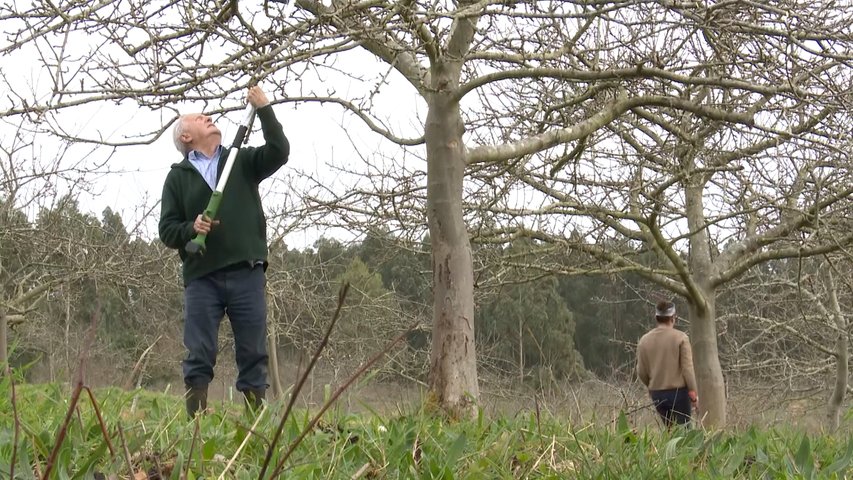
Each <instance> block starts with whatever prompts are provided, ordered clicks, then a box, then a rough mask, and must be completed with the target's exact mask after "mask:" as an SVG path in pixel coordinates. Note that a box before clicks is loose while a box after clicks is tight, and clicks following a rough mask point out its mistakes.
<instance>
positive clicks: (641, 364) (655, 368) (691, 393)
mask: <svg viewBox="0 0 853 480" xmlns="http://www.w3.org/2000/svg"><path fill="white" fill-rule="evenodd" d="M676 318H677V316H676V313H675V304H674V303H672V302H666V301H661V302H658V304H657V305H656V306H655V320H656V321H657V327H656V328H654V329H652V330H650V331H649V332H648V333H646V334H645V335H643V337H642V338H640V342H639V343H638V344H637V375H638V376H639V377H640V380H641V381H642V382H643V384H645V385H646V387H648V389H649V396H650V397H651V399H652V402H654V404H655V407H656V408H657V411H658V414H660V416H661V417H662V418H663V421H664V423H665V424H666V426H667V427H671V426H672V425H673V424H678V425H683V424H686V423H688V422H690V411H691V408H690V406H691V403H692V404H696V403H697V402H698V401H699V397H698V395H697V394H696V374H695V373H694V372H693V352H692V350H691V348H690V339H688V338H687V334H686V333H684V332H682V331H680V330H676V329H675V320H676Z"/></svg>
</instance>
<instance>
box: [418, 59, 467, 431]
mask: <svg viewBox="0 0 853 480" xmlns="http://www.w3.org/2000/svg"><path fill="white" fill-rule="evenodd" d="M439 70H440V68H435V69H434V71H433V73H434V74H436V76H435V77H434V79H435V81H436V85H438V86H439V88H438V89H437V91H436V92H435V93H431V94H429V96H428V98H427V102H428V105H429V110H428V113H427V118H426V125H425V138H426V150H427V223H428V225H429V232H430V241H431V248H432V279H433V335H432V350H431V352H430V375H429V390H430V394H431V396H432V397H433V398H432V400H433V401H434V402H436V403H437V404H438V405H439V406H440V407H441V408H442V409H444V410H445V411H446V412H447V413H448V414H450V415H451V416H453V417H469V416H472V415H474V414H475V413H476V403H475V402H476V400H477V398H479V386H478V384H477V360H476V351H475V348H474V272H473V270H474V267H473V259H472V252H471V244H470V242H469V239H468V231H467V229H466V227H465V223H464V219H463V216H462V182H463V176H464V168H465V151H464V144H463V143H462V133H463V131H464V128H463V124H462V118H461V115H460V112H459V104H458V103H456V102H454V101H452V100H451V99H450V95H449V94H448V91H446V90H445V91H442V89H441V87H442V86H444V87H446V86H447V85H448V84H450V83H453V82H452V79H444V78H441V72H439Z"/></svg>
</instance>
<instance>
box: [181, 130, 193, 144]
mask: <svg viewBox="0 0 853 480" xmlns="http://www.w3.org/2000/svg"><path fill="white" fill-rule="evenodd" d="M192 139H193V137H192V135H190V134H189V133H187V132H183V133H182V134H181V142H183V143H185V144H187V145H189V143H190V142H191V141H192Z"/></svg>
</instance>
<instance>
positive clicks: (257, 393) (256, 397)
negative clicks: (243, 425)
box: [243, 388, 267, 413]
mask: <svg viewBox="0 0 853 480" xmlns="http://www.w3.org/2000/svg"><path fill="white" fill-rule="evenodd" d="M266 395H267V391H266V389H263V388H260V389H250V390H246V391H245V392H243V396H244V398H245V401H246V411H247V412H249V413H252V412H255V413H257V412H259V411H260V410H261V407H262V406H263V404H264V398H265V397H266Z"/></svg>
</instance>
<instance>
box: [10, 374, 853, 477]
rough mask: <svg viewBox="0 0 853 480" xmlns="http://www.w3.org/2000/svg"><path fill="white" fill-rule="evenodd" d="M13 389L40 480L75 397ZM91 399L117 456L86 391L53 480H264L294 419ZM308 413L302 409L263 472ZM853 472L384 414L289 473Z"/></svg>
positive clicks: (787, 445) (624, 438)
mask: <svg viewBox="0 0 853 480" xmlns="http://www.w3.org/2000/svg"><path fill="white" fill-rule="evenodd" d="M16 390H17V402H16V403H17V407H18V420H19V424H20V431H19V438H18V445H17V448H16V454H17V458H16V462H15V477H16V478H23V479H31V478H38V477H37V475H39V473H40V472H43V471H44V469H45V466H46V462H47V458H48V456H49V455H50V452H51V450H52V449H53V447H54V445H55V443H56V437H57V432H58V431H59V428H60V426H61V425H62V423H63V420H64V417H65V414H66V412H67V410H68V403H69V399H70V389H69V388H68V387H62V386H57V385H19V386H17V388H16ZM10 393H11V392H10V386H9V382H8V380H7V379H5V378H4V379H2V380H0V419H1V420H0V478H3V479H6V478H8V477H9V468H10V461H11V458H12V451H13V444H14V442H13V438H14V428H15V423H14V420H13V419H14V417H13V415H12V414H11V412H12V405H11V394H10ZM95 396H96V400H97V402H98V404H99V406H100V408H101V410H102V413H103V416H104V419H105V422H106V425H107V429H108V434H109V441H110V443H112V445H113V447H114V449H115V454H114V455H111V454H110V451H109V447H108V444H107V440H106V439H105V437H104V435H103V433H102V431H101V428H100V426H99V423H98V420H97V417H96V415H95V412H94V409H93V408H92V403H91V401H90V400H89V398H88V396H87V395H86V394H85V393H84V394H83V396H81V398H80V402H79V409H78V411H77V413H76V414H75V415H73V417H72V419H71V422H70V426H69V429H68V432H67V438H66V439H65V441H64V442H63V443H62V445H61V448H60V449H59V454H58V457H57V462H56V466H55V469H54V472H53V475H51V478H59V479H66V478H68V479H77V478H79V479H90V478H94V474H95V472H99V473H104V474H107V475H109V474H116V475H118V478H128V477H129V476H130V469H131V467H130V466H129V465H128V463H130V464H131V465H132V468H133V470H134V472H135V473H139V472H152V473H153V472H157V471H160V472H162V473H163V474H164V478H172V479H179V478H183V477H182V475H184V474H186V478H188V479H197V478H205V479H217V478H219V477H220V475H221V474H222V473H223V472H225V470H226V464H227V463H228V462H229V460H231V458H232V457H234V456H235V454H237V455H236V458H235V461H234V463H233V465H231V467H230V468H229V469H228V471H227V473H226V474H225V478H229V479H230V478H237V479H256V478H258V475H259V473H260V470H261V465H262V464H263V461H264V458H265V455H266V453H267V448H268V445H269V441H270V440H271V439H272V437H273V434H274V432H275V430H276V428H277V426H278V424H279V422H280V420H281V417H280V415H281V414H282V412H283V410H284V407H283V405H281V404H279V403H273V404H272V405H271V406H270V408H268V409H267V410H265V411H264V412H263V413H262V416H261V417H260V418H259V419H258V424H257V427H256V429H255V431H254V433H252V434H250V432H249V429H250V426H251V424H252V421H254V420H253V419H252V418H250V417H248V416H247V415H246V414H244V412H243V410H242V406H241V405H238V404H233V405H222V404H218V403H217V404H215V405H214V411H213V412H212V413H210V414H208V415H206V416H204V417H202V418H201V419H200V421H199V422H198V424H197V425H196V424H195V423H194V422H189V421H187V420H186V419H185V414H184V410H183V401H182V399H181V398H179V397H176V396H168V395H162V394H155V393H151V392H146V391H133V392H125V391H121V390H118V389H103V390H97V391H95ZM312 415H313V412H309V411H307V410H305V409H301V410H297V411H296V412H294V414H293V415H292V418H290V419H289V420H288V422H287V423H286V424H285V427H284V431H283V434H282V440H281V442H280V445H279V446H278V448H276V449H275V454H274V455H273V456H272V464H271V466H270V468H268V469H267V475H269V473H270V471H271V470H272V467H273V466H274V465H275V464H276V463H277V462H278V461H279V460H280V458H281V455H282V453H283V451H284V450H286V449H287V447H288V445H289V444H290V443H291V442H292V440H293V439H294V438H296V437H297V436H298V435H299V433H300V432H301V431H302V430H303V428H304V427H305V426H306V425H307V424H308V423H309V421H310V419H311V416H312ZM196 428H197V430H196ZM119 430H120V431H121V433H120V432H119ZM247 437H248V440H247V441H246V442H245V445H244V446H243V447H242V449H241V445H243V443H244V440H246V439H247ZM125 451H126V452H127V453H125ZM128 458H129V460H128ZM851 463H853V442H851V440H850V439H848V438H836V437H834V436H830V435H807V434H805V433H802V432H799V431H796V430H793V429H770V430H759V429H755V428H753V429H749V430H746V431H741V432H714V433H709V432H703V431H700V430H690V431H687V430H675V431H672V432H665V431H661V430H660V429H657V428H651V429H646V430H635V429H633V428H631V426H630V425H629V423H628V420H627V419H626V418H625V417H624V416H623V417H620V418H619V419H618V421H617V422H614V423H612V424H607V425H603V424H602V425H569V424H567V423H566V422H565V421H562V420H561V419H560V418H553V417H551V416H547V415H543V416H540V417H537V415H536V414H535V413H533V412H531V413H524V414H520V415H517V416H515V417H513V418H508V417H499V418H488V417H486V416H485V415H483V414H481V415H480V416H478V417H477V418H476V419H472V420H468V421H462V422H449V421H442V420H440V419H436V418H434V417H431V416H428V415H425V414H421V413H418V412H414V413H411V414H399V415H385V416H380V415H379V414H378V413H368V414H349V413H346V412H342V411H340V410H335V409H333V410H331V411H329V412H328V413H327V416H326V417H325V418H324V419H323V421H322V422H321V424H320V425H319V427H318V428H316V429H315V430H314V431H313V432H311V433H310V434H309V435H308V436H307V437H306V438H305V441H304V442H302V443H301V444H300V445H299V446H298V447H297V448H296V450H295V451H294V453H293V455H292V456H291V457H290V458H289V459H288V461H287V463H286V465H285V473H286V475H285V476H284V477H283V478H300V479H302V478H317V479H326V478H334V479H350V478H387V479H396V478H406V479H461V478H466V479H467V478H472V479H480V478H483V479H515V478H542V479H562V478H580V479H617V478H618V479H662V478H699V479H703V478H720V479H729V478H762V479H764V478H767V479H777V478H798V479H811V478H821V479H823V478H827V479H832V478H839V479H840V478H845V477H846V475H849V474H850V473H851V469H850V466H851ZM140 478H145V476H141V477H140Z"/></svg>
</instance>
